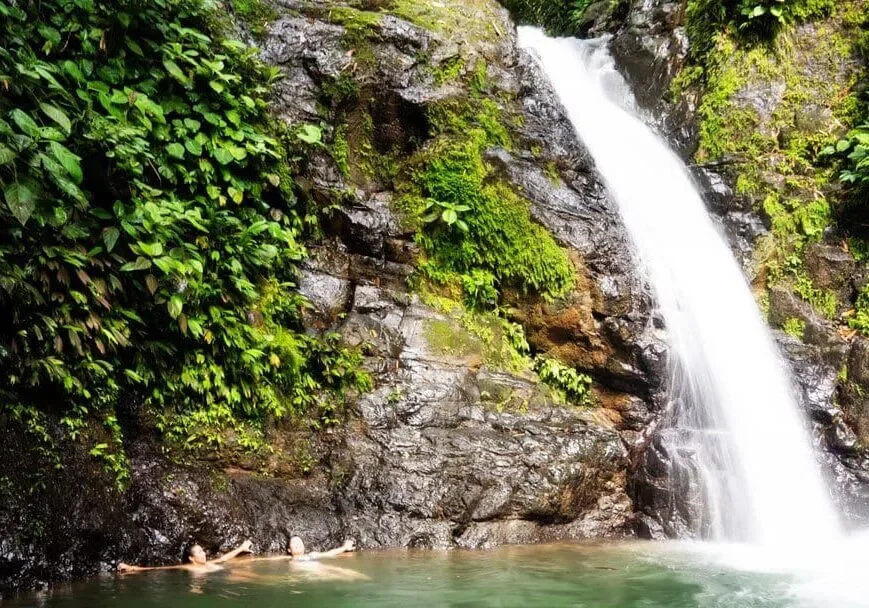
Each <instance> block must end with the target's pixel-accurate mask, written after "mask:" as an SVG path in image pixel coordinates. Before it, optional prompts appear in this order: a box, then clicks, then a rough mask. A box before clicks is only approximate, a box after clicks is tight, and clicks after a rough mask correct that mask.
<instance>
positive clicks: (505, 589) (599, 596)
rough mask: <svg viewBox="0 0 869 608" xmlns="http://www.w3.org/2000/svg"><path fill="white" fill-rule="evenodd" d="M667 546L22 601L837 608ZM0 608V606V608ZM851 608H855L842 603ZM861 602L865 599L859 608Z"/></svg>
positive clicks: (414, 555) (414, 562) (493, 557)
mask: <svg viewBox="0 0 869 608" xmlns="http://www.w3.org/2000/svg"><path fill="white" fill-rule="evenodd" d="M674 547H678V545H656V544H651V543H628V544H615V545H612V544H611V545H601V546H574V545H552V546H539V547H508V548H504V549H499V550H497V551H492V552H458V551H457V552H449V553H438V552H426V551H387V552H367V553H366V552H363V553H359V554H355V555H351V556H348V557H346V558H345V557H342V558H338V559H334V560H330V561H328V562H323V563H313V564H312V563H307V564H292V563H290V562H286V561H282V562H259V563H247V564H245V563H244V562H239V563H235V564H233V563H230V564H229V565H228V566H227V568H226V569H225V570H223V571H220V572H214V573H210V574H207V575H199V576H194V575H191V574H190V573H189V572H183V571H182V572H179V571H157V572H144V573H140V574H135V575H129V576H123V577H115V576H107V577H103V578H100V579H97V580H92V581H86V582H82V583H77V584H74V585H69V586H65V587H62V588H59V589H56V590H54V591H52V592H50V593H46V594H41V595H38V596H29V597H22V598H19V600H17V601H15V602H12V603H10V604H9V605H11V606H15V607H16V608H18V607H21V606H43V607H51V608H107V607H109V606H112V607H115V606H122V607H123V608H145V607H152V606H161V607H165V606H170V607H172V608H213V607H220V606H256V607H257V608H277V607H282V608H283V607H291V606H305V607H306V608H312V607H320V606H323V607H325V606H328V607H330V608H333V607H334V608H341V607H350V606H352V607H354V608H366V607H374V606H377V607H382V608H390V607H396V608H409V607H412V606H422V605H425V606H427V607H431V608H434V607H463V606H467V607H471V606H474V607H477V606H480V607H488V606H492V607H499V608H507V607H512V606H516V607H523V608H525V607H528V606H545V607H547V608H548V607H560V606H564V607H567V606H570V607H573V608H692V607H698V608H701V607H702V608H827V607H832V606H836V608H842V607H843V604H841V603H839V602H834V603H829V602H827V601H823V600H821V601H820V602H818V601H817V600H816V601H811V600H809V599H807V598H803V599H799V598H797V597H795V596H794V595H793V594H792V592H791V590H792V589H795V588H797V587H796V586H797V585H798V584H799V583H801V582H802V581H799V580H796V579H797V578H798V577H796V576H794V575H786V574H774V573H765V574H759V573H753V572H745V571H740V570H735V569H728V568H723V567H721V566H715V565H713V562H712V561H710V560H708V559H706V558H705V557H704V556H703V555H702V554H699V553H695V552H690V551H687V552H686V551H683V550H681V549H677V550H674ZM3 605H4V608H5V606H6V605H7V604H3ZM854 605H855V606H856V605H861V604H854ZM862 605H865V606H869V599H867V603H866V604H862Z"/></svg>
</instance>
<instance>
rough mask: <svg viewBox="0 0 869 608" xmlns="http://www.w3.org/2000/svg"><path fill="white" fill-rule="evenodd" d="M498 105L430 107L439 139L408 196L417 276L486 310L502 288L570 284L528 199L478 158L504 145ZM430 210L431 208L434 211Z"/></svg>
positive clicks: (548, 291) (540, 289) (538, 289)
mask: <svg viewBox="0 0 869 608" xmlns="http://www.w3.org/2000/svg"><path fill="white" fill-rule="evenodd" d="M502 122H503V121H502V117H501V116H500V113H499V109H498V106H497V105H496V104H495V103H494V102H490V101H486V100H484V101H483V102H481V104H480V106H479V107H478V108H474V109H469V108H466V107H458V108H457V107H454V106H448V107H444V108H440V109H438V110H436V111H435V112H434V113H433V123H434V124H435V125H436V128H438V129H439V130H440V132H441V137H440V138H439V139H438V140H437V141H436V142H435V143H434V144H433V145H432V147H431V148H430V149H428V150H426V152H425V153H424V155H423V161H422V163H421V165H422V166H421V167H420V168H419V169H417V170H416V171H415V172H414V176H413V178H412V182H411V184H409V185H410V187H411V190H412V194H411V195H410V196H408V197H407V201H408V202H409V206H410V207H411V212H412V213H414V214H416V215H418V216H420V217H421V220H422V221H421V226H420V231H419V234H418V240H419V242H420V244H422V246H423V247H424V249H425V251H426V252H427V254H428V259H426V260H425V261H424V262H423V263H422V264H421V270H422V272H423V274H424V275H425V276H426V277H427V278H428V279H430V280H432V281H434V282H435V283H439V284H444V285H446V284H450V283H457V284H458V285H457V287H458V288H459V291H461V292H462V293H463V294H464V297H465V300H466V303H467V304H468V305H469V306H471V307H472V308H491V307H492V306H493V305H494V304H495V303H496V302H497V298H498V293H499V291H500V290H502V289H503V288H505V287H511V288H514V289H518V290H521V291H525V292H534V293H540V294H541V295H543V296H544V297H546V298H555V297H558V296H560V295H563V294H564V293H566V292H567V291H568V290H569V289H570V288H571V287H572V286H573V272H574V271H573V267H572V265H571V263H570V261H569V260H568V258H567V254H566V252H565V251H564V250H563V249H562V248H560V247H559V246H558V245H557V244H556V242H555V241H554V239H553V238H552V235H550V234H549V233H548V232H547V231H546V230H545V229H544V228H543V227H542V226H540V225H538V224H536V223H534V222H533V221H532V219H531V216H530V210H529V204H528V202H527V201H525V200H523V199H522V198H521V197H519V196H518V195H517V194H516V193H515V192H514V191H513V190H512V189H511V188H510V187H509V186H508V185H507V184H506V183H505V182H503V181H502V180H500V179H498V178H497V176H496V175H494V173H493V171H492V168H491V167H490V166H489V165H488V164H487V163H486V161H485V160H484V158H483V155H484V152H485V151H486V149H487V148H488V147H490V146H495V145H501V146H508V145H510V137H509V134H508V132H507V131H506V130H505V128H504V126H503V124H502ZM433 210H434V212H432V211H433Z"/></svg>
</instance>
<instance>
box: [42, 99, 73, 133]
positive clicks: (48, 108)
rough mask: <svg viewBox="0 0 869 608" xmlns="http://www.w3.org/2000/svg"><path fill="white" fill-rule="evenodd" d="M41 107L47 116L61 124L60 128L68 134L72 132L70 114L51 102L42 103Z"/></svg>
mask: <svg viewBox="0 0 869 608" xmlns="http://www.w3.org/2000/svg"><path fill="white" fill-rule="evenodd" d="M39 107H40V109H41V110H42V111H43V112H44V113H45V115H46V116H48V117H49V118H50V119H51V120H53V121H54V122H56V123H57V124H58V125H60V128H61V129H63V130H64V131H66V134H67V135H69V134H70V133H71V132H72V122H70V120H69V116H67V115H66V112H64V111H63V110H61V109H60V108H58V107H57V106H54V105H51V104H49V103H41V104H39Z"/></svg>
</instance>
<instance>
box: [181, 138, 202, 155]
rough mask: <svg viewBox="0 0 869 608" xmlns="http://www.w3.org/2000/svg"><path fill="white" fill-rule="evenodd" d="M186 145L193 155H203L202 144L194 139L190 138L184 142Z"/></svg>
mask: <svg viewBox="0 0 869 608" xmlns="http://www.w3.org/2000/svg"><path fill="white" fill-rule="evenodd" d="M184 147H185V148H186V149H187V151H188V152H190V154H192V155H193V156H201V155H202V146H201V145H199V143H198V142H197V141H196V140H194V139H188V140H186V141H185V142H184Z"/></svg>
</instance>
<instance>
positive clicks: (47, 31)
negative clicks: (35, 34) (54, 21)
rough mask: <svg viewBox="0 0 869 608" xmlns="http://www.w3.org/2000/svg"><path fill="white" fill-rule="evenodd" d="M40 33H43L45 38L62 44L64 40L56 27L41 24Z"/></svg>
mask: <svg viewBox="0 0 869 608" xmlns="http://www.w3.org/2000/svg"><path fill="white" fill-rule="evenodd" d="M39 33H40V34H42V37H43V38H45V39H46V40H48V41H49V42H52V43H54V44H60V42H61V40H62V38H61V37H60V32H58V31H57V30H56V29H55V28H53V27H51V26H49V25H40V26H39Z"/></svg>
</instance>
